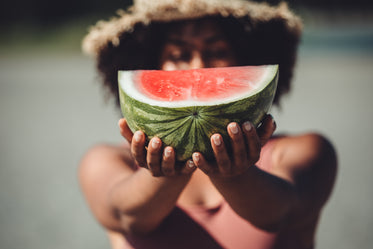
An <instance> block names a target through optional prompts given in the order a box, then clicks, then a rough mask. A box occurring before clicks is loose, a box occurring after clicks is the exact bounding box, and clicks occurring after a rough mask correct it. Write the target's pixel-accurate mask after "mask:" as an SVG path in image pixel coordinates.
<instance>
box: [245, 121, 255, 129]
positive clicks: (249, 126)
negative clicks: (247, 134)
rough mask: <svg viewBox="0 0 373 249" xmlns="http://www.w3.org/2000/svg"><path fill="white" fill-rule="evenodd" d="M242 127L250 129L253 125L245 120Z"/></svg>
mask: <svg viewBox="0 0 373 249" xmlns="http://www.w3.org/2000/svg"><path fill="white" fill-rule="evenodd" d="M243 128H244V129H245V131H251V129H252V128H253V126H252V124H251V123H250V122H249V121H246V122H245V123H243Z"/></svg>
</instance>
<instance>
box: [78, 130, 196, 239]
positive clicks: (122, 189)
mask: <svg viewBox="0 0 373 249" xmlns="http://www.w3.org/2000/svg"><path fill="white" fill-rule="evenodd" d="M123 125H125V123H124V124H122V126H121V132H122V135H123V133H125V132H128V131H127V130H126V129H127V128H126V127H125V126H123ZM123 129H124V130H123ZM136 135H137V136H139V137H135V140H134V141H132V143H131V148H130V147H129V146H127V147H125V148H124V147H121V148H120V147H114V146H108V145H101V146H96V147H95V148H93V149H91V150H90V151H89V152H88V153H87V154H86V155H85V157H84V158H83V160H82V162H81V165H80V172H79V176H80V182H81V185H82V189H83V192H84V195H85V197H86V199H87V201H88V203H89V205H90V207H91V209H92V211H93V213H94V215H95V216H96V218H97V219H98V220H99V222H100V223H101V224H102V225H103V226H105V227H106V228H108V229H112V230H116V231H120V232H124V233H140V234H144V233H148V232H150V231H152V230H154V229H155V228H157V227H158V226H159V225H160V223H161V222H162V221H163V219H164V218H165V217H166V216H167V215H168V214H169V213H170V212H171V211H172V209H173V208H174V206H175V203H176V201H177V198H178V196H179V195H180V193H181V191H182V190H183V189H184V187H185V186H186V184H187V183H188V181H189V179H190V176H191V173H192V172H193V171H194V170H195V168H196V167H195V166H194V165H193V164H190V165H185V166H184V167H183V168H182V170H181V172H177V171H176V169H175V155H174V151H173V150H172V148H166V149H165V151H167V152H165V153H163V155H162V151H163V148H162V145H161V143H160V140H159V139H157V138H155V139H154V140H156V142H155V144H156V146H154V147H152V146H151V143H152V142H154V140H153V141H151V142H150V145H149V148H148V151H147V152H146V151H145V150H144V146H145V136H144V134H143V133H140V134H136ZM126 136H127V135H126ZM129 140H132V138H130V139H129ZM131 150H132V152H131ZM142 150H144V151H145V152H146V153H145V152H144V154H143V155H141V153H142V152H141V151H142ZM133 154H135V155H133ZM134 157H135V158H138V159H139V160H143V161H144V162H145V163H146V165H148V166H149V168H148V169H146V168H139V169H137V166H136V164H135V160H134ZM160 157H162V158H160ZM140 158H141V159H140ZM144 162H141V163H144ZM190 166H191V167H190ZM167 169H168V170H167ZM154 175H157V176H158V175H162V176H160V177H154Z"/></svg>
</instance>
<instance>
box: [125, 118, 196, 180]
mask: <svg viewBox="0 0 373 249" xmlns="http://www.w3.org/2000/svg"><path fill="white" fill-rule="evenodd" d="M118 126H119V130H120V133H121V135H122V136H123V137H124V138H125V139H127V141H128V142H130V143H131V154H132V156H133V158H134V160H135V161H136V163H137V164H138V165H139V166H140V167H143V168H146V169H148V170H149V171H150V172H151V174H152V175H153V176H156V177H158V176H177V175H190V174H191V173H192V172H194V170H195V169H196V166H195V165H194V162H193V160H188V161H187V162H186V163H185V164H184V163H183V164H181V163H178V162H176V160H175V150H174V149H173V148H172V147H170V146H166V147H164V146H163V144H162V141H161V140H160V139H159V138H157V137H153V138H152V139H151V140H150V141H149V143H148V145H147V147H146V137H145V134H144V133H143V132H142V131H136V132H135V133H132V131H131V130H130V128H129V127H128V124H127V121H126V119H124V118H122V119H120V120H119V122H118ZM163 147H164V148H163Z"/></svg>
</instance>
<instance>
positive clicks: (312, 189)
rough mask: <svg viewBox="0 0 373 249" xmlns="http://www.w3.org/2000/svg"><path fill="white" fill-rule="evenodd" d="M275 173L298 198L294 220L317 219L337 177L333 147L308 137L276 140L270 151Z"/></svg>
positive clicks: (315, 136) (316, 136)
mask: <svg viewBox="0 0 373 249" xmlns="http://www.w3.org/2000/svg"><path fill="white" fill-rule="evenodd" d="M273 156H274V158H273V161H274V173H275V174H277V175H278V176H280V177H283V178H285V179H287V180H288V181H290V182H292V183H293V184H294V186H295V188H296V192H297V194H298V204H297V207H296V212H295V216H297V217H298V218H299V216H300V217H302V218H303V219H304V220H305V221H306V220H307V219H306V218H307V217H308V218H309V219H317V217H318V216H319V213H320V212H321V209H322V207H323V206H324V205H325V203H326V201H327V200H328V198H329V197H330V194H331V191H332V189H333V186H334V182H335V178H336V173H337V157H336V152H335V148H334V146H333V145H332V143H331V142H330V141H329V140H328V139H327V138H326V137H324V136H323V135H320V134H317V133H307V134H302V135H297V136H287V137H282V138H279V139H278V141H277V142H276V145H275V147H274V151H273Z"/></svg>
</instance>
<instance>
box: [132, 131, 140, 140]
mask: <svg viewBox="0 0 373 249" xmlns="http://www.w3.org/2000/svg"><path fill="white" fill-rule="evenodd" d="M133 139H134V140H135V142H137V143H138V142H140V140H141V133H140V132H139V131H136V132H135V134H134V136H133Z"/></svg>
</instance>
